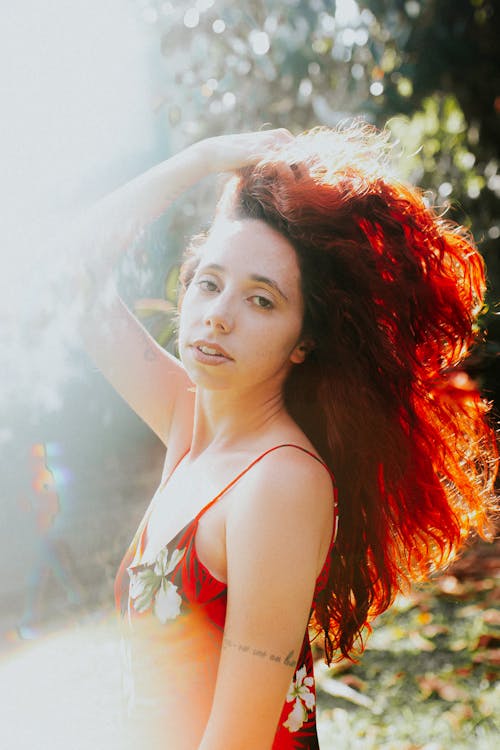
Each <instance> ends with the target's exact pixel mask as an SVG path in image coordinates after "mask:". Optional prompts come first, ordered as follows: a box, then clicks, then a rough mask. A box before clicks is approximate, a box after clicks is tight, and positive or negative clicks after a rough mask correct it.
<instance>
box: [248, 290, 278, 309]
mask: <svg viewBox="0 0 500 750" xmlns="http://www.w3.org/2000/svg"><path fill="white" fill-rule="evenodd" d="M251 299H253V300H255V306H256V307H260V308H262V310H272V308H273V307H274V305H273V303H272V302H271V300H270V299H267V297H262V296H261V295H260V294H255V295H254V296H253V297H251Z"/></svg>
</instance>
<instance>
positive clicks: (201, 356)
mask: <svg viewBox="0 0 500 750" xmlns="http://www.w3.org/2000/svg"><path fill="white" fill-rule="evenodd" d="M192 349H193V353H194V358H195V359H196V360H197V361H198V362H202V363H203V364H208V365H220V364H222V363H223V362H231V361H232V357H230V356H229V354H228V353H227V352H226V351H225V350H224V349H223V348H222V347H221V346H219V345H218V344H214V343H209V342H208V341H207V342H205V341H203V342H201V341H197V342H195V343H194V344H193V345H192Z"/></svg>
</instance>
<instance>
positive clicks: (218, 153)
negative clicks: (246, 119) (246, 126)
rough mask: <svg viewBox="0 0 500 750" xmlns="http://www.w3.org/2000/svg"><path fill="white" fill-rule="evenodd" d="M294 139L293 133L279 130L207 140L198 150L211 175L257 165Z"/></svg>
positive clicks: (198, 146) (197, 145)
mask: <svg viewBox="0 0 500 750" xmlns="http://www.w3.org/2000/svg"><path fill="white" fill-rule="evenodd" d="M293 140H294V136H293V135H292V134H291V133H290V131H289V130H286V128H277V129H275V130H259V131H257V132H253V133H237V134H231V135H220V136H215V137H213V138H206V139H205V140H203V141H200V142H199V143H197V144H196V147H197V148H199V149H200V152H201V154H202V158H203V159H204V162H205V165H206V169H207V172H233V171H235V170H237V169H240V168H241V167H247V166H249V165H251V164H256V163H257V162H258V161H260V160H261V159H263V158H265V157H266V156H268V155H269V153H270V152H272V151H274V150H277V149H279V148H281V147H282V146H286V145H287V144H289V143H290V142H291V141H293Z"/></svg>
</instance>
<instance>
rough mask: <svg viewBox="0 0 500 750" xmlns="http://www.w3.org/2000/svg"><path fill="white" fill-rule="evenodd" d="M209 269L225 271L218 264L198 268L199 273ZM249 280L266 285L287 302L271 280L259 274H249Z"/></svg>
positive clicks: (285, 297)
mask: <svg viewBox="0 0 500 750" xmlns="http://www.w3.org/2000/svg"><path fill="white" fill-rule="evenodd" d="M209 269H212V270H213V271H221V272H222V273H224V272H225V271H226V269H225V268H224V266H221V265H220V264H219V263H209V264H208V265H206V266H203V267H202V268H200V269H199V271H208V270H209ZM249 278H250V279H251V280H252V281H256V282H258V283H259V284H266V285H267V286H270V287H271V289H274V291H275V292H276V293H277V294H278V295H279V296H280V297H282V298H283V299H284V300H285V301H286V302H288V297H287V296H286V294H285V293H284V292H282V291H281V289H280V288H279V286H278V284H277V283H276V282H275V281H274V280H273V279H270V278H268V277H267V276H261V275H260V274H257V273H252V274H250V276H249Z"/></svg>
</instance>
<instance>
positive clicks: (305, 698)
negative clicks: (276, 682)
mask: <svg viewBox="0 0 500 750" xmlns="http://www.w3.org/2000/svg"><path fill="white" fill-rule="evenodd" d="M313 685H314V679H313V677H307V669H306V667H305V665H304V666H302V667H301V668H300V669H298V670H297V672H296V673H295V680H292V682H291V683H290V687H289V688H288V694H287V696H286V700H287V703H291V702H292V701H295V703H294V705H293V708H292V710H291V711H290V713H289V714H288V719H287V720H286V721H285V722H283V726H284V727H286V728H287V729H288V731H289V732H297V731H298V730H299V729H300V728H301V726H302V725H303V724H304V722H305V721H307V712H308V711H311V709H313V708H314V705H315V702H316V699H315V696H314V693H313V692H312V690H310V689H309V688H311V687H312V686H313Z"/></svg>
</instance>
